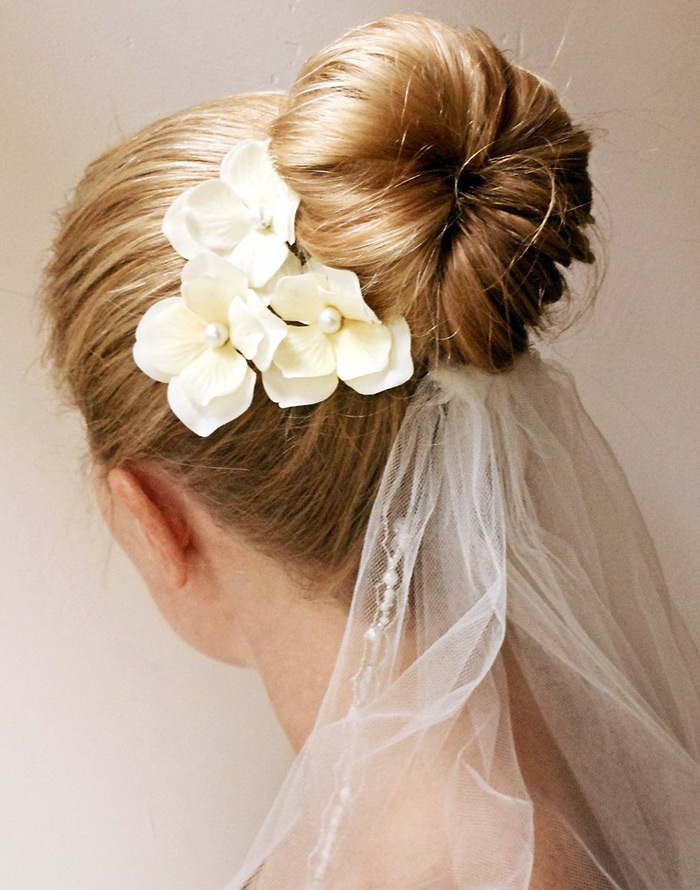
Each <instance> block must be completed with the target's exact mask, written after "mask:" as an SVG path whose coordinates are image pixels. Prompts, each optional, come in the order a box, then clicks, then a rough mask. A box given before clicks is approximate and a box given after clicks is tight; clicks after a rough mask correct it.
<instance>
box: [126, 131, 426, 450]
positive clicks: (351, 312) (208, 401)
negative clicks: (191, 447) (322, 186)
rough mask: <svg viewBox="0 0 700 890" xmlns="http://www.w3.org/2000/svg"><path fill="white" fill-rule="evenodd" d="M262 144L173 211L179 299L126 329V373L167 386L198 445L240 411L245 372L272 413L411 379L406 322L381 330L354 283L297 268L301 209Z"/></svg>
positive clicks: (340, 274) (247, 391)
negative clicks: (180, 261)
mask: <svg viewBox="0 0 700 890" xmlns="http://www.w3.org/2000/svg"><path fill="white" fill-rule="evenodd" d="M268 144H269V140H268V141H260V140H254V139H247V140H244V141H242V142H239V143H238V144H237V145H236V146H234V148H232V149H231V150H230V151H229V152H228V154H227V155H226V157H225V158H224V160H223V162H222V164H221V170H220V178H219V179H211V180H207V181H206V182H203V183H201V184H200V185H198V186H196V187H195V188H192V189H188V190H187V191H185V192H183V194H182V195H180V196H179V197H178V198H177V199H176V200H175V201H174V202H173V203H172V204H171V206H170V208H169V209H168V211H167V213H166V214H165V217H164V219H163V227H162V228H163V233H164V234H165V236H166V237H167V238H168V240H169V241H170V243H171V244H172V246H173V247H174V248H175V250H176V251H177V252H178V253H179V254H180V256H182V257H183V258H184V259H186V260H187V262H186V263H185V264H184V266H183V269H182V276H181V278H182V286H181V291H180V296H179V297H169V298H167V299H164V300H160V301H158V302H157V303H155V304H154V305H153V306H151V307H150V309H148V311H147V312H146V313H145V314H144V316H143V317H142V318H141V320H140V322H139V324H138V327H137V329H136V343H135V344H134V360H135V362H136V364H137V365H138V367H139V368H140V369H141V370H142V371H143V372H144V373H145V374H147V375H148V376H149V377H152V378H153V379H154V380H158V381H161V382H163V383H167V384H168V403H169V405H170V408H171V409H172V411H173V412H174V413H175V415H176V416H177V417H178V418H179V419H180V420H181V421H182V422H183V423H184V424H185V425H186V426H187V427H189V429H191V430H192V431H193V432H195V433H197V434H198V435H200V436H208V435H210V434H211V433H213V432H214V431H215V430H216V429H218V428H219V427H220V426H222V425H224V424H226V423H229V422H230V421H232V420H235V419H236V418H237V417H239V416H240V415H241V414H243V412H244V411H246V410H247V409H248V408H249V407H250V404H251V402H252V400H253V392H254V389H255V383H256V378H257V375H256V373H255V371H254V370H253V368H252V367H251V365H250V364H249V362H252V364H253V366H254V367H255V368H257V370H258V371H260V372H261V376H262V384H263V387H264V389H265V392H266V393H267V395H268V396H269V397H270V398H271V399H272V400H273V401H274V402H276V403H277V404H278V405H279V406H280V407H282V408H289V407H292V406H295V405H312V404H316V403H317V402H321V401H323V400H324V399H326V398H328V397H329V396H330V395H331V394H332V393H333V392H334V391H335V389H336V387H337V386H338V382H339V381H340V380H342V381H344V382H345V383H346V384H347V385H348V386H351V387H352V388H353V389H355V390H356V391H357V392H360V393H363V394H365V395H371V394H374V393H378V392H381V391H382V390H385V389H390V388H391V387H394V386H399V385H400V384H401V383H404V382H405V381H406V380H408V379H409V378H410V377H411V375H412V374H413V361H412V358H411V335H410V331H409V328H408V324H407V323H406V321H405V319H403V318H395V319H391V320H388V321H387V322H385V323H384V322H381V321H380V320H379V318H378V317H377V316H376V314H375V313H374V312H373V311H372V309H371V308H370V307H369V306H368V305H367V303H366V302H365V301H364V299H363V297H362V292H361V289H360V283H359V280H358V278H357V276H356V275H355V273H354V272H351V271H349V270H347V269H334V268H331V267H329V266H324V265H322V264H321V263H318V262H317V261H316V260H313V259H312V260H310V261H309V262H307V263H306V265H305V266H304V267H302V266H301V263H300V262H299V260H298V259H297V257H296V256H295V255H294V253H293V252H292V251H291V249H290V248H291V245H293V244H294V218H295V214H296V210H297V207H298V205H299V198H298V196H297V195H295V194H294V192H292V190H291V189H290V188H289V187H288V186H287V185H286V183H285V182H284V181H283V180H282V179H281V177H280V176H279V175H278V174H277V172H276V171H275V169H274V166H273V164H272V161H271V159H270V156H269V154H268Z"/></svg>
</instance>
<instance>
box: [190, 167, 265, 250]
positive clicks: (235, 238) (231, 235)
mask: <svg viewBox="0 0 700 890" xmlns="http://www.w3.org/2000/svg"><path fill="white" fill-rule="evenodd" d="M184 214H185V223H186V224H187V228H188V229H189V232H190V234H191V235H192V238H194V240H195V241H196V242H197V243H198V244H200V245H201V247H202V248H204V249H206V250H211V251H213V252H214V253H218V254H228V253H230V252H231V251H232V250H233V248H234V247H235V246H236V244H238V243H239V241H242V239H243V238H245V236H246V235H247V234H248V232H250V230H251V229H252V227H253V222H252V220H251V218H250V213H249V211H248V208H247V207H246V205H245V204H244V203H243V201H241V199H240V198H239V197H238V196H237V195H236V193H235V192H234V191H233V190H232V189H230V188H229V187H228V186H227V185H226V183H225V182H222V181H221V180H220V179H208V180H207V181H206V182H203V183H201V185H198V186H196V187H195V188H194V189H192V192H191V193H190V195H189V197H188V199H187V203H186V205H185V210H184Z"/></svg>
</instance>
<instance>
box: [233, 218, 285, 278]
mask: <svg viewBox="0 0 700 890" xmlns="http://www.w3.org/2000/svg"><path fill="white" fill-rule="evenodd" d="M288 254H289V247H288V246H287V244H286V243H285V242H284V241H283V240H282V239H281V238H280V237H279V236H278V235H275V233H274V232H271V231H267V232H258V231H256V230H255V229H253V230H252V231H250V232H248V234H247V235H246V236H245V238H244V239H243V240H242V241H241V242H240V244H238V245H237V246H236V247H235V249H234V251H233V253H232V254H231V256H230V260H231V262H232V263H233V265H234V266H237V267H238V268H239V269H242V270H243V272H245V274H246V275H247V276H248V281H249V282H250V286H251V287H262V286H263V285H264V284H266V283H267V282H268V281H269V280H270V279H271V278H272V276H273V275H274V274H275V272H277V270H278V269H279V268H280V266H281V265H282V263H283V262H284V261H285V260H286V259H287V256H288Z"/></svg>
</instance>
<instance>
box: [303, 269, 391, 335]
mask: <svg viewBox="0 0 700 890" xmlns="http://www.w3.org/2000/svg"><path fill="white" fill-rule="evenodd" d="M307 266H310V267H311V270H312V271H314V272H315V274H317V275H319V276H320V277H321V278H322V279H323V280H324V284H322V285H321V288H322V291H323V290H325V291H326V302H327V303H330V305H331V306H335V308H336V309H338V310H339V311H340V314H341V315H342V316H343V318H351V319H354V320H355V321H367V322H374V324H379V319H378V318H377V316H376V314H375V313H374V311H373V310H372V309H371V308H370V307H369V306H368V305H367V303H365V301H364V298H363V296H362V290H361V288H360V280H359V278H358V277H357V275H355V273H354V272H352V271H351V270H350V269H334V268H332V267H331V266H323V265H322V264H321V263H319V262H318V261H316V260H312V261H311V263H308V264H307Z"/></svg>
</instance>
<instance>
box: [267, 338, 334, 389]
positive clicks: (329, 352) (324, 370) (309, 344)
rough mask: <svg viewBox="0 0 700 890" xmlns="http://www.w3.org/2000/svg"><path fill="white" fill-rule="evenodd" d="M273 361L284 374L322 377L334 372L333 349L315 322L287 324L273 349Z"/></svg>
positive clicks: (287, 375)
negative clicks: (312, 323) (306, 325)
mask: <svg viewBox="0 0 700 890" xmlns="http://www.w3.org/2000/svg"><path fill="white" fill-rule="evenodd" d="M275 364H276V365H277V367H278V368H279V370H280V371H281V372H282V373H283V374H284V376H285V377H322V376H324V375H325V374H333V373H335V366H336V359H335V351H334V350H333V346H332V345H331V342H330V340H329V338H328V337H327V336H326V335H325V334H323V333H321V331H319V329H318V328H317V327H316V326H315V325H309V326H308V327H289V328H288V329H287V336H286V337H285V338H284V340H282V342H281V343H280V345H279V346H278V347H277V351H276V352H275Z"/></svg>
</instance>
